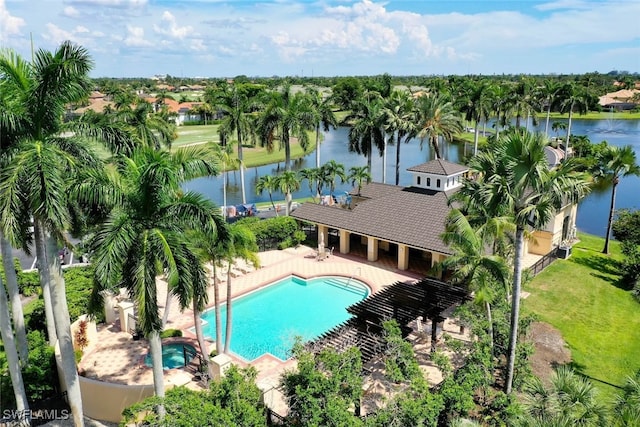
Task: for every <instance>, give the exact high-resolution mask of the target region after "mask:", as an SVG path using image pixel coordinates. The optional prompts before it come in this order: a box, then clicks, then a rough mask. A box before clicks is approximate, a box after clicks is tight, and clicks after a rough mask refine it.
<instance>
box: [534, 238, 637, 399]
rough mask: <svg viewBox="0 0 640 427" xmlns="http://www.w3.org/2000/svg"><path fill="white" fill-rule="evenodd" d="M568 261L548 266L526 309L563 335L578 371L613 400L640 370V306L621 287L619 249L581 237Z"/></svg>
mask: <svg viewBox="0 0 640 427" xmlns="http://www.w3.org/2000/svg"><path fill="white" fill-rule="evenodd" d="M579 238H580V243H578V244H577V245H575V246H574V247H573V253H572V255H571V258H569V259H568V260H558V261H556V262H554V263H553V264H552V265H551V266H549V267H547V269H545V270H544V271H543V272H542V273H540V274H539V275H538V276H537V277H536V278H535V279H533V281H532V282H531V283H529V284H528V285H525V290H526V291H528V292H531V296H529V297H528V298H527V299H526V300H524V303H523V308H524V310H525V311H526V312H528V313H534V314H536V315H537V316H538V317H539V318H540V320H542V321H544V322H547V323H550V324H551V325H553V326H554V327H556V328H558V329H559V330H560V332H561V333H562V336H563V337H564V339H565V341H566V342H567V345H568V346H569V348H570V350H571V356H572V359H573V365H574V367H575V368H576V369H577V370H578V371H579V372H581V373H582V374H584V375H587V376H588V377H590V378H591V379H592V381H593V383H594V384H595V385H596V386H597V387H598V388H599V389H600V390H601V391H602V393H603V394H604V396H605V397H607V398H611V397H612V396H613V394H614V393H617V392H618V390H617V389H616V388H615V387H613V386H611V385H610V384H613V385H616V386H620V385H623V384H624V381H625V379H626V377H627V376H630V375H632V374H633V373H634V372H635V371H637V370H638V369H640V357H638V354H640V316H639V315H638V313H639V312H640V303H638V302H637V301H636V300H635V299H634V298H633V297H632V295H631V293H630V292H629V291H627V290H624V289H621V288H620V260H621V259H622V255H621V253H620V245H619V244H618V242H612V245H611V246H612V247H611V255H609V256H607V255H603V254H602V253H601V251H602V248H603V246H604V239H602V238H599V237H595V236H591V235H588V234H582V233H580V234H579Z"/></svg>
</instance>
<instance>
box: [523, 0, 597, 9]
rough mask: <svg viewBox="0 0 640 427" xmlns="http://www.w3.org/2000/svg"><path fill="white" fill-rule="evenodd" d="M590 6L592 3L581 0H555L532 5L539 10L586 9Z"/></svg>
mask: <svg viewBox="0 0 640 427" xmlns="http://www.w3.org/2000/svg"><path fill="white" fill-rule="evenodd" d="M591 6H592V4H589V3H588V2H586V1H583V0H557V1H552V2H549V3H542V4H538V5H536V6H534V7H535V8H536V9H538V10H541V11H548V10H558V9H587V8H589V7H591Z"/></svg>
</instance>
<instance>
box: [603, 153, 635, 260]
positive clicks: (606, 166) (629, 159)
mask: <svg viewBox="0 0 640 427" xmlns="http://www.w3.org/2000/svg"><path fill="white" fill-rule="evenodd" d="M596 168H597V169H596V171H595V175H596V177H597V178H599V179H604V180H606V181H611V206H610V208H609V220H608V221H607V233H606V234H605V241H604V248H603V249H602V253H604V254H609V239H610V238H611V226H612V224H613V214H614V212H615V209H616V190H617V188H618V184H619V183H620V178H623V177H625V176H631V175H636V176H638V175H640V166H638V163H637V161H636V153H635V151H633V147H632V146H631V145H627V146H625V147H617V146H614V145H608V146H607V147H606V149H605V150H604V151H603V152H601V153H600V155H599V158H598V163H597V165H596Z"/></svg>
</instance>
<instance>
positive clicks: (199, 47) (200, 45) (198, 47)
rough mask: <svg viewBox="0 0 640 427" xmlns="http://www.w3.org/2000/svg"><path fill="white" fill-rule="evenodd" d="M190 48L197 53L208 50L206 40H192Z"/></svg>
mask: <svg viewBox="0 0 640 427" xmlns="http://www.w3.org/2000/svg"><path fill="white" fill-rule="evenodd" d="M189 48H190V49H191V50H195V51H197V52H204V51H206V50H207V46H206V45H205V44H204V40H202V39H192V40H191V45H190V46H189Z"/></svg>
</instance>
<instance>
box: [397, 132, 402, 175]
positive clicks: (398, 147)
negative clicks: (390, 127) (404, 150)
mask: <svg viewBox="0 0 640 427" xmlns="http://www.w3.org/2000/svg"><path fill="white" fill-rule="evenodd" d="M401 141H402V138H401V137H400V132H398V135H397V136H396V185H400V143H401Z"/></svg>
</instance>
